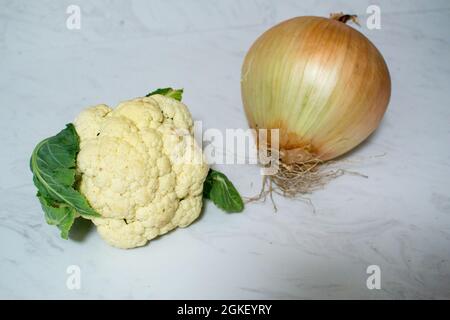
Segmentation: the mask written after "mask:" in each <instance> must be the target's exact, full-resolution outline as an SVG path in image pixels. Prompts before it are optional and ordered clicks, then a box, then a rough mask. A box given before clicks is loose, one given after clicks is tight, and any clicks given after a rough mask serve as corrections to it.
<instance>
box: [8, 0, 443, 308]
mask: <svg viewBox="0 0 450 320" xmlns="http://www.w3.org/2000/svg"><path fill="white" fill-rule="evenodd" d="M75 2H76V3H75ZM70 4H77V5H79V6H80V8H81V13H82V16H81V29H80V30H68V29H67V28H66V19H67V17H68V15H67V14H66V8H67V7H68V6H69V5H70ZM369 4H371V1H313V0H307V1H297V0H292V1H272V0H253V1H251V0H248V1H243V0H241V1H239V0H227V1H226V0H220V1H219V0H218V1H209V0H191V1H181V0H180V1H175V0H171V1H168V0H152V1H127V2H125V1H72V0H71V1H65V0H63V1H56V0H55V1H33V2H32V1H5V0H0V8H1V9H0V110H1V114H0V127H1V130H0V145H1V149H0V150H1V151H0V155H1V156H0V298H6V299H10V298H32V299H35V298H44V299H51V298H64V299H79V298H88V299H91V298H100V299H107V298H119V299H133V298H144V299H158V298H159V299H166V298H188V299H193V298H206V299H209V298H251V299H267V298H276V299H291V298H308V299H310V298H325V299H334V298H344V299H347V298H367V299H381V298H386V299H405V298H419V299H428V298H450V108H449V101H450V90H449V89H450V88H449V81H450V65H449V60H448V59H449V56H450V45H449V34H448V32H449V29H450V19H449V18H450V2H448V1H418V0H416V1H395V2H394V1H377V4H378V5H379V6H380V8H381V29H380V30H368V29H367V28H366V27H365V23H364V22H365V19H366V18H367V15H366V8H367V6H368V5H369ZM336 11H345V12H351V13H357V14H359V15H360V16H361V19H362V21H363V27H362V28H361V29H360V30H361V31H362V32H363V33H364V34H366V35H367V36H368V37H369V38H370V39H371V40H372V41H373V42H374V43H375V45H376V46H377V47H378V48H379V49H380V51H381V52H382V53H383V54H384V57H385V59H386V61H387V63H388V65H389V68H390V70H391V74H392V82H393V84H392V86H393V93H392V99H391V103H390V106H389V109H388V112H387V113H386V116H385V118H384V120H383V122H382V124H381V126H380V128H379V130H378V131H377V132H376V133H375V134H374V135H373V136H372V137H371V138H370V139H369V141H368V142H367V143H365V144H363V145H362V146H361V147H359V148H358V149H357V150H356V151H354V152H352V153H351V154H349V155H348V156H347V157H346V160H348V164H346V166H347V167H348V168H350V169H352V170H355V171H358V172H361V173H364V174H366V175H368V177H369V178H368V179H363V178H360V177H355V176H349V175H347V176H343V177H341V178H339V179H337V180H335V181H333V182H332V183H330V184H329V185H328V186H327V187H326V188H325V189H324V190H321V191H318V192H316V193H314V194H313V195H312V196H311V201H312V203H313V204H314V208H315V210H312V207H311V206H310V205H309V204H308V203H306V202H302V201H295V200H287V199H283V198H280V197H276V198H275V201H276V203H277V205H278V212H277V213H274V211H273V208H272V206H271V204H270V202H266V203H256V204H252V205H248V206H247V208H246V210H245V212H244V213H242V214H234V215H227V214H224V213H222V212H220V211H219V210H218V209H217V208H216V207H214V206H213V205H211V204H209V203H208V204H207V205H206V208H205V210H204V213H203V215H202V217H201V219H199V220H198V221H197V222H196V223H194V224H193V225H191V226H190V227H189V228H187V229H179V230H177V231H175V232H172V233H170V234H168V235H166V236H163V237H161V238H159V239H158V240H155V241H152V242H151V243H150V245H148V246H146V247H143V248H139V249H135V250H128V251H123V250H119V249H114V248H112V247H109V246H107V245H106V244H105V243H104V242H103V241H102V240H101V239H100V238H99V236H98V234H97V233H96V232H95V231H94V230H93V229H90V228H89V225H86V224H81V225H78V226H77V228H76V230H75V232H74V234H73V235H72V239H71V240H69V241H64V240H62V239H60V238H59V234H58V232H57V230H56V229H55V228H54V227H50V226H48V225H47V224H46V223H45V221H44V219H43V215H42V212H41V209H40V206H39V203H38V201H37V200H36V198H35V196H34V194H35V188H34V186H33V184H32V181H31V177H32V176H31V173H30V171H29V168H28V161H29V156H30V153H31V151H32V149H33V147H34V145H35V144H36V143H37V142H38V141H39V140H41V139H42V138H44V137H47V136H49V135H52V134H54V133H56V132H58V131H59V130H60V129H61V128H62V126H63V125H64V124H65V123H68V122H71V121H72V120H73V119H74V117H75V116H76V114H78V112H79V111H80V110H81V109H82V108H83V107H85V106H87V105H92V104H97V103H107V104H110V105H112V106H114V105H115V104H117V103H118V102H119V101H121V100H125V99H128V98H131V97H135V96H140V95H142V94H144V93H146V92H148V91H149V89H152V88H157V87H161V86H169V85H170V86H174V87H184V88H185V96H184V97H185V98H184V100H185V101H186V103H187V104H188V105H189V107H190V110H191V112H192V114H193V116H194V117H195V118H196V119H200V120H202V121H203V124H204V126H205V127H207V128H219V129H221V130H224V129H225V128H246V127H247V125H246V120H245V117H244V114H243V112H242V105H241V100H240V88H239V79H240V67H241V63H242V60H243V57H244V54H245V52H246V50H247V49H248V48H249V46H250V44H251V43H252V42H253V41H254V39H255V38H256V37H257V36H258V35H259V34H261V33H262V32H263V31H264V30H266V29H267V28H268V27H270V26H272V25H274V24H275V23H277V22H280V21H282V20H284V19H287V18H289V17H292V16H297V15H321V16H327V15H328V14H329V13H330V12H336ZM381 154H384V156H382V157H376V156H377V155H381ZM220 169H221V170H223V171H224V172H225V173H226V174H227V175H228V176H229V177H230V178H231V179H232V180H233V181H235V184H236V186H237V187H238V188H239V189H240V190H241V191H242V193H243V194H244V195H254V194H255V193H257V192H258V191H259V185H260V176H259V173H258V172H259V171H258V168H257V167H256V166H251V165H245V166H243V165H227V166H220ZM70 265H76V266H79V268H80V270H81V288H80V289H79V290H69V289H68V288H67V286H66V281H67V278H68V274H67V273H66V271H67V267H68V266H70ZM369 265H378V266H379V267H380V269H381V289H380V290H369V289H368V288H367V287H366V279H367V277H368V276H369V275H368V274H367V273H366V269H367V267H368V266H369Z"/></svg>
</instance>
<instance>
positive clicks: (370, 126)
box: [241, 16, 391, 161]
mask: <svg viewBox="0 0 450 320" xmlns="http://www.w3.org/2000/svg"><path fill="white" fill-rule="evenodd" d="M241 90H242V100H243V104H244V109H245V113H246V116H247V119H248V122H249V125H250V127H251V128H254V129H263V128H265V129H280V142H279V145H280V149H281V151H282V153H283V151H289V150H290V151H292V152H293V153H295V152H296V151H299V153H301V154H302V156H304V154H305V153H307V154H309V155H310V156H311V157H314V158H316V159H320V160H321V161H326V160H330V159H333V158H336V157H338V156H340V155H342V154H344V153H345V152H347V151H349V150H351V149H353V148H354V147H356V146H357V145H358V144H360V143H361V142H362V141H363V140H364V139H366V138H367V137H368V136H369V135H370V134H371V133H372V132H373V131H374V130H375V129H376V128H377V127H378V125H379V123H380V121H381V119H382V117H383V115H384V113H385V111H386V108H387V105H388V103H389V98H390V94H391V80H390V76H389V71H388V68H387V65H386V63H385V61H384V59H383V56H382V55H381V54H380V52H379V51H378V50H377V48H376V47H375V46H374V45H373V44H372V43H371V42H370V41H369V40H368V39H367V38H366V37H365V36H364V35H363V34H361V33H360V32H358V31H357V30H355V29H353V28H352V27H349V26H347V25H346V24H345V23H343V22H340V21H337V20H334V19H327V18H321V17H309V16H308V17H297V18H293V19H290V20H287V21H284V22H282V23H280V24H278V25H276V26H274V27H273V28H271V29H269V30H268V31H266V32H265V33H264V34H262V35H261V36H260V37H259V38H258V39H257V40H256V42H255V43H254V44H253V45H252V47H251V48H250V50H249V51H248V53H247V55H246V57H245V60H244V64H243V67H242V78H241ZM288 153H289V152H288Z"/></svg>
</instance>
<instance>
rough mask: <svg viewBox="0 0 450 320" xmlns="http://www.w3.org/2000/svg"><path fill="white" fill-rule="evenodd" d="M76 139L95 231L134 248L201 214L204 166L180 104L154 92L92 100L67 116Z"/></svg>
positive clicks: (80, 172) (81, 178)
mask: <svg viewBox="0 0 450 320" xmlns="http://www.w3.org/2000/svg"><path fill="white" fill-rule="evenodd" d="M74 125H75V128H76V131H77V133H78V135H79V138H80V151H79V153H78V155H77V162H76V163H77V175H78V176H79V185H78V189H79V190H80V192H81V193H82V194H83V195H84V196H85V197H86V199H87V200H88V202H89V204H90V205H91V206H92V208H93V209H94V210H95V211H96V212H98V213H99V214H100V216H101V217H92V218H90V219H91V220H92V221H93V223H94V224H95V225H96V227H97V230H98V232H99V233H100V235H101V236H102V238H103V239H104V240H105V241H106V242H108V243H109V244H111V245H112V246H115V247H118V248H134V247H138V246H143V245H145V244H146V243H147V242H148V241H149V240H151V239H153V238H155V237H157V236H159V235H163V234H165V233H167V232H169V231H170V230H173V229H175V228H177V227H186V226H188V225H189V224H191V223H192V222H193V221H194V220H195V219H197V217H198V216H199V215H200V211H201V208H202V191H203V183H204V181H205V178H206V176H207V174H208V170H209V168H208V166H207V164H206V163H205V161H204V160H203V154H202V150H201V148H200V147H199V146H198V145H197V144H196V142H195V139H194V137H193V132H192V126H193V122H192V118H191V115H190V113H189V111H188V109H187V107H186V106H185V105H184V104H183V103H181V102H179V101H177V100H175V99H172V98H169V97H166V96H163V95H160V94H156V95H152V96H149V97H144V98H138V99H134V100H130V101H125V102H122V103H120V104H119V105H118V107H117V108H116V109H114V110H113V109H111V108H109V107H108V106H106V105H103V104H102V105H97V106H94V107H90V108H88V109H86V110H85V111H83V112H82V113H81V114H80V115H79V116H78V117H77V119H76V120H75V122H74Z"/></svg>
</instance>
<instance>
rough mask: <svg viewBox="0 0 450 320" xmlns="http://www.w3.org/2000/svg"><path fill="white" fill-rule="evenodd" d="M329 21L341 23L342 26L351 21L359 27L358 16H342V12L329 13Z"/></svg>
mask: <svg viewBox="0 0 450 320" xmlns="http://www.w3.org/2000/svg"><path fill="white" fill-rule="evenodd" d="M330 19H332V20H336V21H339V22H342V23H344V24H346V23H347V22H348V21H349V20H351V21H352V22H353V23H354V24H356V25H358V26H360V24H359V21H358V16H357V15H356V14H344V13H342V12H339V13H330Z"/></svg>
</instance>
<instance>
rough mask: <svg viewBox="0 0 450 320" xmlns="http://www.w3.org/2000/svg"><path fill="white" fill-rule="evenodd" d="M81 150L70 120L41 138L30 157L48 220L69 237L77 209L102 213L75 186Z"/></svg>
mask: <svg viewBox="0 0 450 320" xmlns="http://www.w3.org/2000/svg"><path fill="white" fill-rule="evenodd" d="M79 150H80V147H79V137H78V134H77V132H76V131H75V127H74V126H73V124H68V125H67V127H66V128H65V129H64V130H62V131H61V132H60V133H58V134H57V135H55V136H53V137H50V138H48V139H45V140H43V141H41V142H40V143H39V144H38V145H37V146H36V147H35V149H34V151H33V154H32V155H31V159H30V167H31V171H32V172H33V182H34V184H35V186H36V188H37V189H38V193H37V196H38V198H39V201H40V202H41V206H42V209H43V210H44V212H45V217H46V220H47V223H49V224H52V225H56V226H58V228H60V229H61V237H63V238H65V239H67V236H68V232H69V230H70V227H71V226H72V224H73V221H74V219H75V216H76V213H79V214H80V215H82V216H85V217H99V216H100V215H99V214H98V213H97V212H95V210H94V209H93V208H92V207H91V206H90V205H89V203H88V201H87V199H86V198H85V197H84V196H83V195H82V194H81V193H80V192H78V191H77V190H75V188H74V184H75V167H76V158H77V154H78V152H79Z"/></svg>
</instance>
